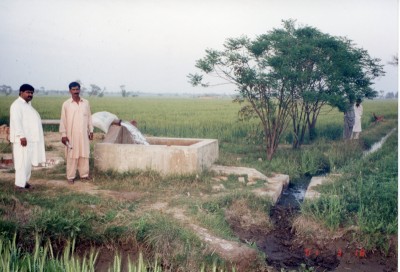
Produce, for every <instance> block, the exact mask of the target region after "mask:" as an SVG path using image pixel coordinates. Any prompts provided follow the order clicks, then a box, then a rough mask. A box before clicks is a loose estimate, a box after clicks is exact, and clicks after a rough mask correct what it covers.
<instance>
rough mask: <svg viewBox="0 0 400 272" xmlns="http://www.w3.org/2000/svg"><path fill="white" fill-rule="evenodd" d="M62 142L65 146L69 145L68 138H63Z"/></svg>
mask: <svg viewBox="0 0 400 272" xmlns="http://www.w3.org/2000/svg"><path fill="white" fill-rule="evenodd" d="M61 142H62V143H63V144H64V145H67V142H69V140H68V137H62V138H61Z"/></svg>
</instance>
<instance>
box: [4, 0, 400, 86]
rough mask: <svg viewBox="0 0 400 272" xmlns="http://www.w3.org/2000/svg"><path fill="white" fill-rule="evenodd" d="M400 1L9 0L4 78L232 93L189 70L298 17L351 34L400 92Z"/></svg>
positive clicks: (385, 83) (8, 81) (385, 80)
mask: <svg viewBox="0 0 400 272" xmlns="http://www.w3.org/2000/svg"><path fill="white" fill-rule="evenodd" d="M398 12H399V8H398V1H397V0H335V1H332V0H113V1H111V0H80V1H78V0H0V42H1V51H0V65H1V66H0V67H1V68H0V85H1V84H6V85H10V86H11V87H12V88H13V89H18V88H19V86H20V85H21V84H22V83H30V84H32V85H33V86H34V87H35V88H37V89H38V88H40V87H44V88H45V89H47V90H54V89H55V90H67V89H68V84H69V83H70V82H71V81H74V80H77V79H79V80H81V81H82V82H83V84H84V85H85V86H86V87H89V86H90V84H96V85H98V86H100V87H101V88H103V87H105V88H106V90H107V91H115V92H120V87H119V86H120V85H125V86H126V89H127V90H128V91H142V92H151V93H160V92H163V93H176V92H191V93H203V92H218V93H229V92H232V91H233V90H234V86H220V87H213V88H208V89H204V88H201V87H196V88H194V87H192V86H191V85H190V84H189V83H188V79H187V75H188V74H189V73H194V72H197V70H196V69H195V67H194V65H195V62H196V60H197V59H199V58H201V57H203V56H204V55H205V49H207V48H213V49H222V45H223V43H224V42H225V40H226V39H227V38H236V37H240V36H242V35H246V36H248V37H249V38H252V39H253V38H255V37H256V36H257V35H260V34H264V33H267V32H268V31H270V30H272V29H273V28H280V27H282V20H287V19H295V20H297V23H299V24H301V25H308V26H312V27H316V28H317V29H319V30H320V31H322V32H325V33H329V34H330V35H333V36H345V37H347V38H349V39H351V40H353V41H354V43H355V44H356V45H357V47H361V48H363V49H366V50H367V51H368V52H369V54H370V56H371V57H374V58H380V59H381V60H382V61H381V63H382V64H384V65H385V68H384V69H385V71H386V76H384V77H382V78H380V79H379V80H377V81H376V84H375V85H374V88H375V89H376V90H378V91H379V90H384V91H386V92H389V91H392V92H397V84H398V71H397V69H398V68H397V67H395V66H392V65H388V64H387V63H388V62H389V61H391V59H392V57H393V56H394V55H395V54H397V53H398V35H399V23H398Z"/></svg>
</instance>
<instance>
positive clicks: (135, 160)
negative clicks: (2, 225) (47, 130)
mask: <svg viewBox="0 0 400 272" xmlns="http://www.w3.org/2000/svg"><path fill="white" fill-rule="evenodd" d="M146 139H147V141H148V142H149V143H150V145H147V146H145V145H137V144H131V142H132V141H131V140H130V139H129V132H128V131H127V130H126V128H125V127H119V126H111V127H110V129H109V131H108V133H107V135H106V136H105V139H104V141H103V142H102V143H97V144H95V146H94V160H95V167H96V168H97V169H99V170H101V171H106V170H114V171H118V172H125V171H129V170H136V169H140V170H150V169H151V170H155V171H158V172H160V173H161V174H163V175H169V174H189V173H199V172H201V171H203V170H205V169H208V168H210V167H211V165H212V164H213V163H214V162H215V161H216V160H217V159H218V156H219V153H218V141H217V140H214V139H192V138H161V137H147V138H146Z"/></svg>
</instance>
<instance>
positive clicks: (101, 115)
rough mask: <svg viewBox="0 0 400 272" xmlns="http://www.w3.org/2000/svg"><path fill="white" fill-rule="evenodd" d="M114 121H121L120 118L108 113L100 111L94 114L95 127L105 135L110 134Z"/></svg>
mask: <svg viewBox="0 0 400 272" xmlns="http://www.w3.org/2000/svg"><path fill="white" fill-rule="evenodd" d="M114 121H119V119H118V117H117V116H116V115H115V114H112V113H110V112H108V111H99V112H96V113H93V114H92V123H93V126H94V127H97V128H98V129H100V130H102V131H103V132H105V133H107V132H108V129H109V128H110V126H111V124H112V123H113V122H114Z"/></svg>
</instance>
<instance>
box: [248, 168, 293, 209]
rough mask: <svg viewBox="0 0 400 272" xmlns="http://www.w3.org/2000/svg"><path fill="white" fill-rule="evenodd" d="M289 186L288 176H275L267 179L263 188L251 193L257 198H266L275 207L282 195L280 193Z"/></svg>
mask: <svg viewBox="0 0 400 272" xmlns="http://www.w3.org/2000/svg"><path fill="white" fill-rule="evenodd" d="M288 185H289V175H284V174H276V175H275V176H273V177H268V179H267V182H266V183H265V187H263V188H257V189H254V190H253V192H254V193H255V194H256V195H258V196H267V197H269V198H270V199H271V200H272V203H273V204H274V205H275V204H276V203H277V202H278V200H279V198H280V197H281V195H282V191H283V190H284V189H285V188H286V187H287V186H288Z"/></svg>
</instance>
